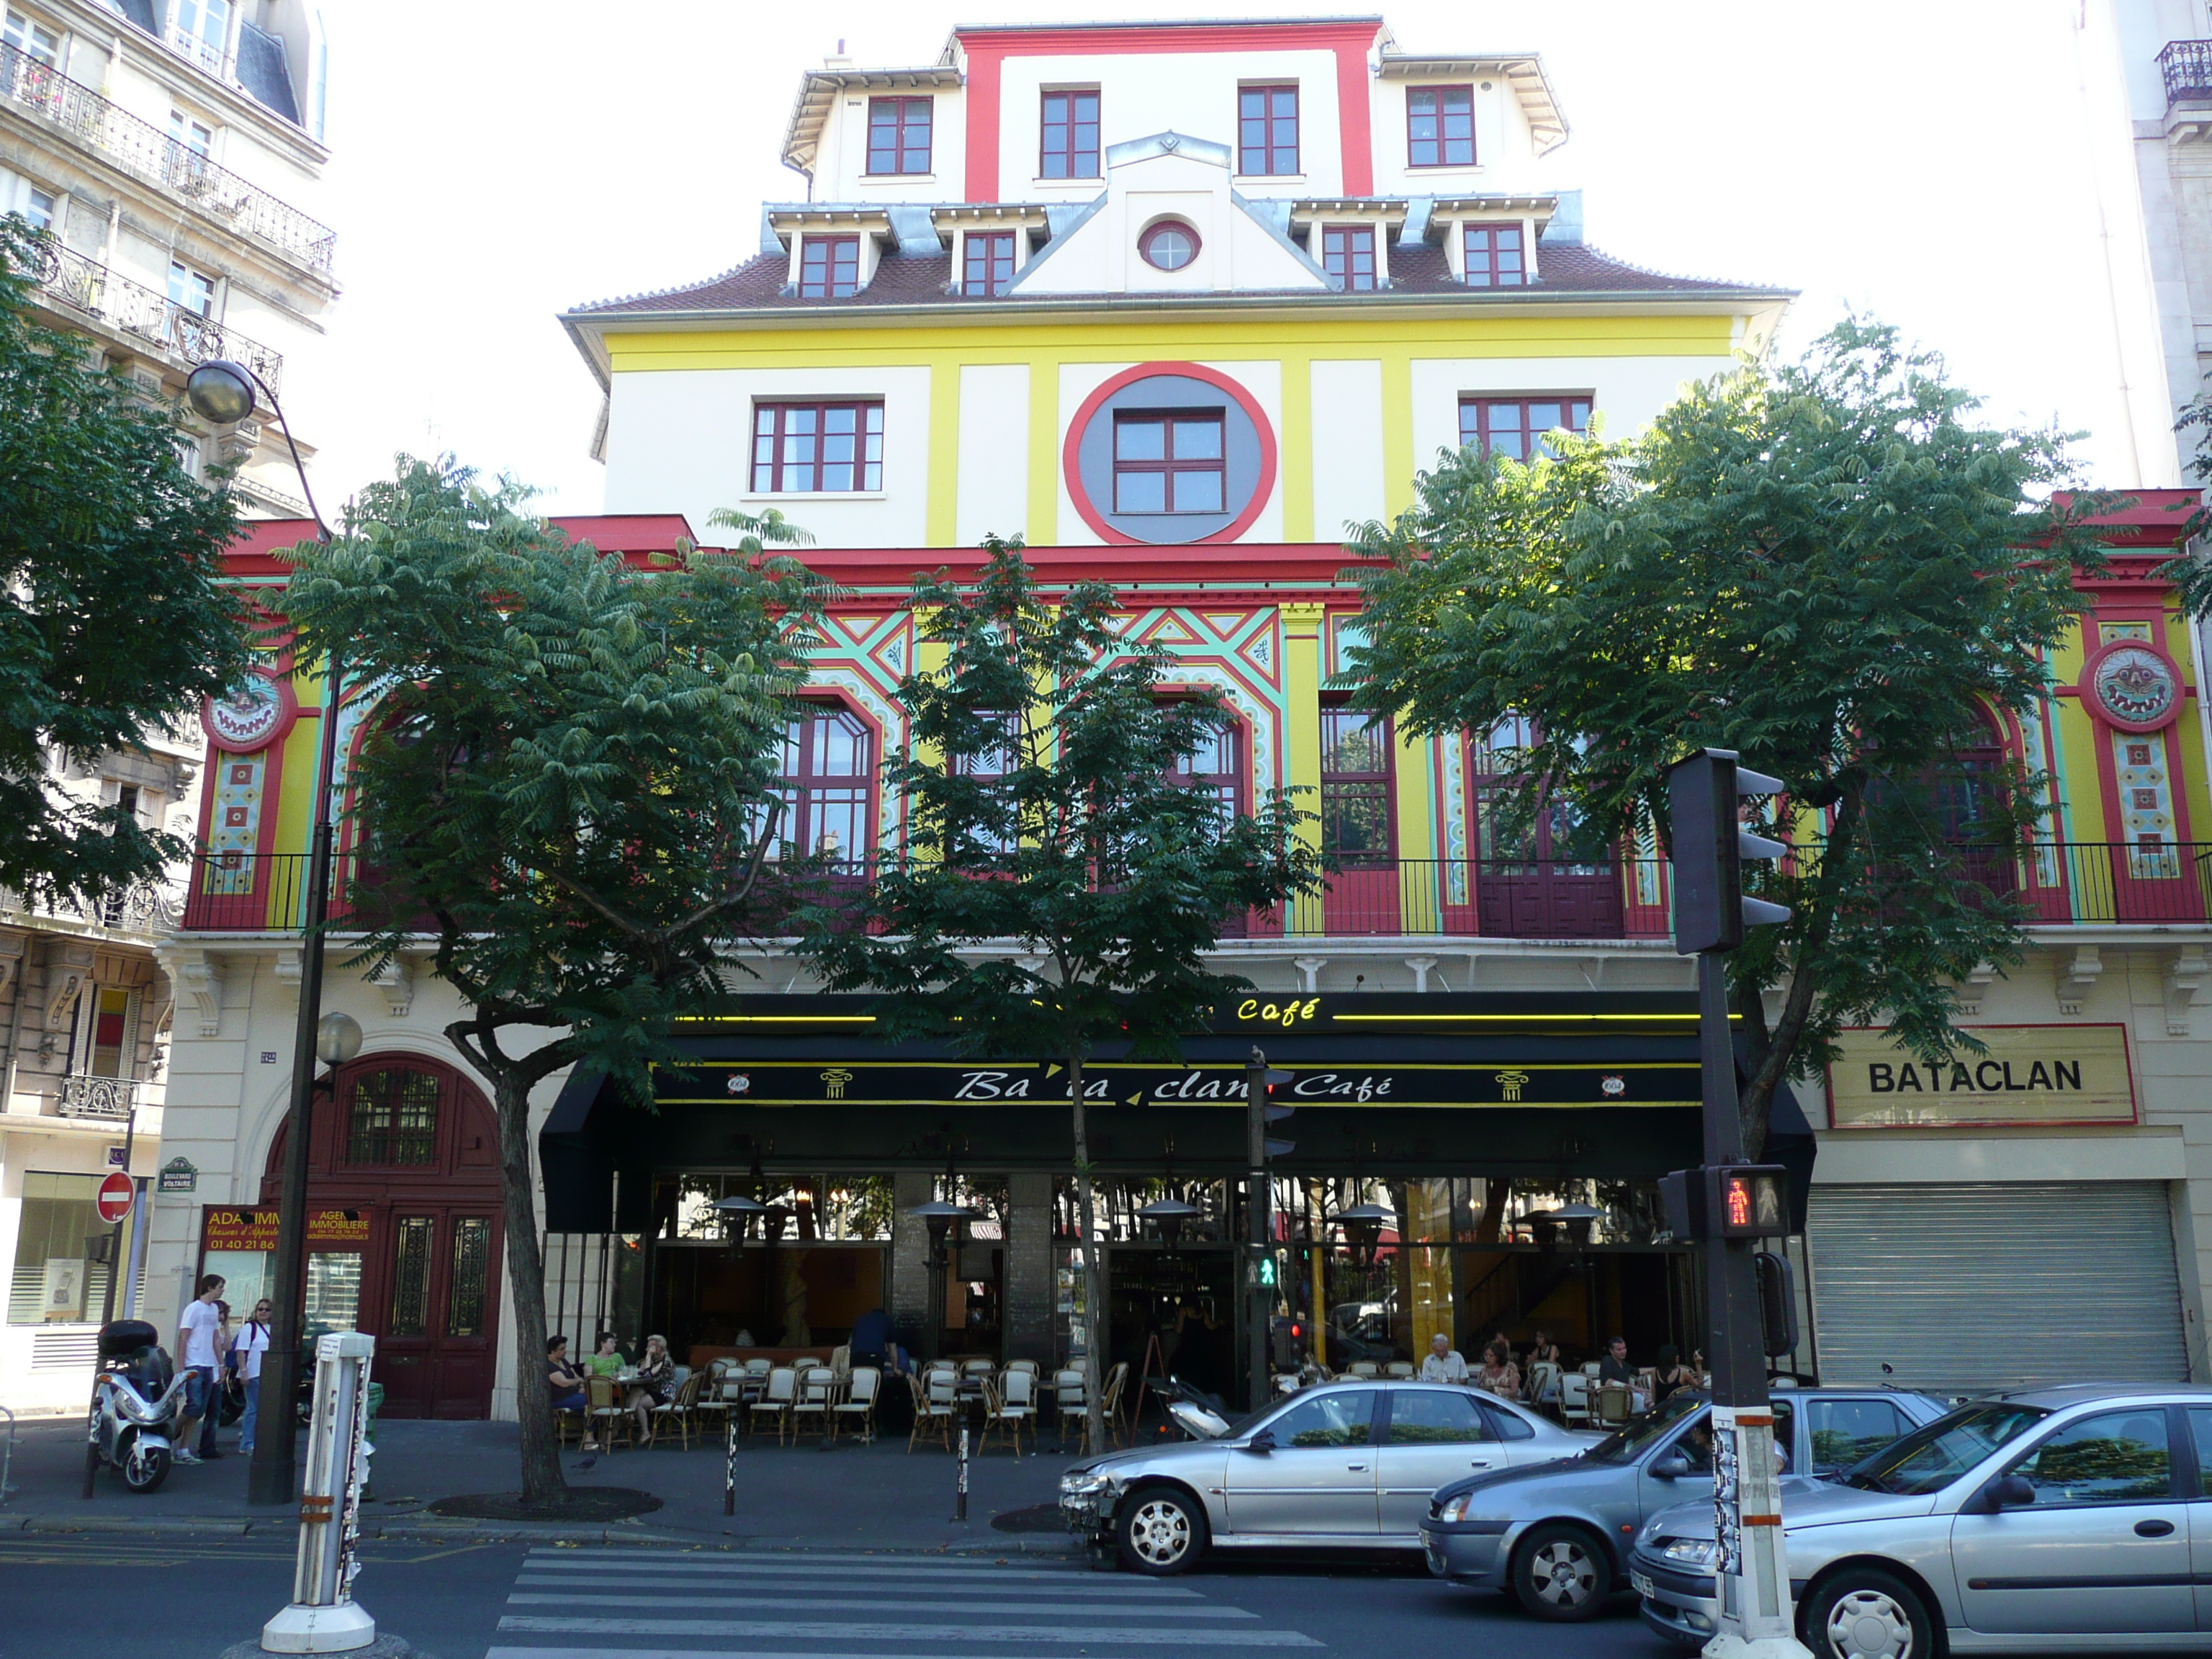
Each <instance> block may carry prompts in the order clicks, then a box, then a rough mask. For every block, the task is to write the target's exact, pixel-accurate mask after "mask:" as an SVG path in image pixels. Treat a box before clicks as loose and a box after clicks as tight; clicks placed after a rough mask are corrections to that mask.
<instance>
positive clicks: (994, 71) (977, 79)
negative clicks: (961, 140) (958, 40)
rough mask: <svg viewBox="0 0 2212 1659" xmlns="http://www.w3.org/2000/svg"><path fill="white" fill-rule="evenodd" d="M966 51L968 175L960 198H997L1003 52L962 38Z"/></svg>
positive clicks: (989, 199)
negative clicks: (964, 40)
mask: <svg viewBox="0 0 2212 1659" xmlns="http://www.w3.org/2000/svg"><path fill="white" fill-rule="evenodd" d="M963 45H964V46H966V48H967V53H968V177H967V183H966V194H965V196H964V197H963V200H966V201H969V202H995V201H997V200H998V199H999V68H1000V64H1004V63H1005V62H1006V53H1005V52H1003V51H1000V50H999V49H997V48H996V47H994V46H982V45H978V44H975V43H972V42H963Z"/></svg>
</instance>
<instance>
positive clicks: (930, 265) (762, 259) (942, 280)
mask: <svg viewBox="0 0 2212 1659" xmlns="http://www.w3.org/2000/svg"><path fill="white" fill-rule="evenodd" d="M1537 268H1538V270H1539V271H1540V272H1541V281H1539V282H1536V283H1530V284H1529V285H1528V287H1527V288H1524V289H1470V288H1468V286H1467V285H1466V284H1465V283H1461V282H1459V281H1457V280H1455V278H1454V277H1453V276H1452V274H1451V270H1450V267H1449V265H1448V264H1446V263H1445V260H1444V252H1443V249H1442V248H1441V247H1437V246H1432V245H1431V244H1430V243H1427V242H1421V241H1416V242H1413V243H1402V242H1401V243H1398V244H1395V245H1394V246H1392V247H1391V249H1390V284H1391V292H1394V293H1398V294H1419V295H1437V296H1443V295H1450V296H1453V297H1455V298H1461V299H1465V300H1467V301H1469V302H1470V303H1477V304H1479V303H1480V302H1481V301H1485V300H1487V299H1492V298H1496V297H1499V296H1501V295H1504V296H1510V295H1547V294H1559V295H1566V294H1589V295H1628V294H1637V295H1643V294H1682V295H1695V294H1756V295H1774V296H1776V297H1777V298H1781V297H1784V296H1786V295H1788V294H1789V292H1790V290H1788V289H1778V288H1773V287H1771V286H1768V285H1766V284H1764V283H1731V282H1719V281H1713V280H1711V279H1708V278H1705V277H1701V276H1668V275H1666V274H1665V273H1664V272H1662V271H1656V270H1645V269H1644V268H1643V267H1642V266H1640V265H1632V264H1628V263H1626V261H1625V260H1620V259H1616V258H1613V257H1612V256H1611V255H1609V254H1606V253H1601V252H1599V251H1598V250H1597V249H1595V248H1594V247H1589V246H1585V245H1582V244H1578V243H1571V242H1568V243H1559V244H1556V245H1551V244H1541V243H1540V244H1539V245H1538V250H1537ZM790 270H791V264H790V261H789V260H788V259H787V258H785V257H784V256H783V255H782V254H780V253H763V254H759V255H757V256H756V257H755V258H750V259H748V260H746V261H745V262H744V264H741V265H738V266H736V267H734V268H733V269H732V270H726V271H724V272H723V273H722V274H721V275H720V276H714V277H710V278H708V280H707V281H706V282H703V283H695V284H693V285H692V286H690V287H688V288H673V289H664V290H663V291H661V292H660V293H658V294H639V295H629V296H628V297H625V298H623V299H619V300H606V301H600V302H599V303H597V304H593V305H585V306H579V307H576V311H575V313H574V314H576V315H580V316H594V317H598V316H618V315H621V314H623V313H632V314H635V313H649V314H663V313H670V312H679V313H680V312H686V311H751V310H781V309H801V308H803V309H806V310H829V311H843V310H861V309H865V308H866V307H870V306H914V305H941V306H947V307H951V306H988V305H1001V304H1008V303H1018V302H1020V301H1023V300H1024V299H1029V298H1031V297H1035V298H1040V299H1049V300H1051V301H1054V302H1058V303H1068V302H1080V301H1085V300H1100V299H1117V298H1121V297H1123V296H1121V295H1082V294H1054V295H1037V296H1030V295H1021V294H1016V295H1011V296H1009V297H1008V298H1007V299H1006V300H985V299H977V298H974V297H971V296H969V295H958V294H949V293H947V292H946V291H945V289H946V286H947V284H948V283H950V281H951V275H952V262H951V258H950V257H949V256H944V255H939V256H938V257H935V258H915V257H902V256H900V255H898V254H896V253H887V254H886V255H885V257H884V259H883V260H882V262H881V263H880V264H878V265H877V267H876V275H875V280H874V281H872V282H871V283H869V284H868V285H867V287H866V288H865V289H861V290H860V293H858V294H856V295H853V296H852V297H851V298H849V299H843V300H802V299H800V298H799V296H798V295H795V294H787V293H785V292H784V282H785V279H786V277H787V276H788V275H789V274H790ZM1274 292H1275V294H1276V295H1277V297H1280V298H1285V299H1296V300H1335V299H1338V298H1339V297H1341V298H1342V299H1343V300H1344V301H1345V302H1346V303H1351V304H1358V303H1361V302H1362V301H1365V300H1367V299H1369V298H1370V297H1387V296H1370V295H1344V296H1337V295H1328V294H1322V293H1316V292H1314V291H1313V290H1311V289H1280V290H1275V291H1274ZM1141 297H1143V298H1144V299H1146V300H1147V301H1157V300H1160V299H1163V298H1169V299H1188V300H1190V301H1194V302H1199V301H1207V300H1218V299H1222V298H1233V299H1252V298H1265V297H1267V291H1266V290H1259V291H1255V290H1250V289H1239V290H1235V291H1233V292H1232V293H1231V294H1229V295H1222V294H1219V293H1216V292H1212V291H1205V292H1199V293H1193V294H1189V295H1160V294H1157V293H1151V292H1147V293H1146V294H1145V295H1142V296H1141Z"/></svg>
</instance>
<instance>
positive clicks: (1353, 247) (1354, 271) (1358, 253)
mask: <svg viewBox="0 0 2212 1659" xmlns="http://www.w3.org/2000/svg"><path fill="white" fill-rule="evenodd" d="M1321 268H1322V270H1325V271H1327V272H1328V280H1329V283H1330V285H1331V286H1332V287H1334V288H1335V289H1337V290H1338V291H1339V292H1340V293H1347V294H1365V293H1369V292H1370V291H1372V290H1373V289H1376V288H1377V287H1379V286H1380V283H1378V281H1377V279H1376V263H1375V227H1374V226H1372V225H1324V226H1323V227H1322V233H1321Z"/></svg>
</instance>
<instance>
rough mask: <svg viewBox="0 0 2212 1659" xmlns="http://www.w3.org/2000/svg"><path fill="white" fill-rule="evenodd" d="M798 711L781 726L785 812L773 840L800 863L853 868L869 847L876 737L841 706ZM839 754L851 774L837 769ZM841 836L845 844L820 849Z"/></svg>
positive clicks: (816, 704) (818, 704) (814, 705)
mask: <svg viewBox="0 0 2212 1659" xmlns="http://www.w3.org/2000/svg"><path fill="white" fill-rule="evenodd" d="M802 708H803V712H801V713H799V714H796V715H794V716H793V718H792V719H791V720H789V721H788V722H787V724H786V725H785V726H784V733H783V789H782V794H783V802H784V809H783V821H782V822H781V823H780V824H778V825H777V826H776V840H777V842H779V843H780V845H781V846H787V847H789V848H793V851H794V853H795V854H797V856H799V857H801V858H815V857H820V858H824V859H829V860H836V861H840V862H843V863H848V864H850V863H854V862H858V861H859V860H863V859H866V857H867V855H868V854H869V852H870V851H871V850H872V847H873V841H872V833H871V832H872V826H873V824H874V822H875V815H874V812H873V810H872V808H873V788H872V785H873V782H874V778H875V755H876V734H875V732H874V731H873V730H872V728H871V727H870V726H869V725H868V723H867V722H866V720H862V719H861V718H860V716H859V715H858V714H854V712H853V711H852V710H851V709H849V708H846V707H845V705H844V704H843V703H842V702H831V701H829V700H828V699H818V700H814V699H810V700H809V701H808V702H805V704H804V705H802ZM840 753H842V754H845V755H848V756H849V757H850V758H851V769H850V770H843V771H841V770H838V769H836V757H837V756H838V755H839V754H840ZM841 831H842V832H843V833H844V834H845V835H846V836H849V839H848V840H846V841H843V842H841V843H840V844H839V845H837V846H836V847H828V848H825V847H824V846H823V837H824V836H832V835H837V834H839V833H840V832H841Z"/></svg>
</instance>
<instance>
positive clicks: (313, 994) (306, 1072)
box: [185, 357, 361, 1506]
mask: <svg viewBox="0 0 2212 1659" xmlns="http://www.w3.org/2000/svg"><path fill="white" fill-rule="evenodd" d="M257 389H258V391H259V392H260V393H261V395H262V396H264V397H265V398H268V400H269V407H270V409H272V410H275V411H276V425H277V428H278V430H280V431H282V432H283V435H284V446H285V447H286V448H287V449H289V450H290V451H291V453H292V470H293V471H295V472H296V473H297V474H299V477H300V489H301V491H302V492H303V493H304V494H305V495H306V496H307V512H308V513H309V515H310V516H312V517H313V520H314V521H315V534H316V536H317V538H319V540H322V541H325V542H327V541H329V540H330V538H331V528H330V526H328V525H326V524H325V523H324V522H323V515H322V513H320V512H319V511H318V510H317V508H316V507H315V492H314V489H313V486H311V485H310V484H309V483H307V468H306V467H305V466H304V465H301V461H300V446H299V445H298V444H297V443H295V442H294V441H293V438H292V428H291V424H290V422H288V421H286V420H285V418H284V407H283V404H280V403H278V402H277V401H276V392H273V391H271V390H270V386H269V383H268V382H267V381H266V380H263V379H262V378H261V377H260V375H258V374H255V373H254V372H253V370H252V369H251V368H247V367H246V365H245V364H243V363H236V362H231V361H230V360H229V359H228V358H226V357H210V358H209V359H208V360H207V362H204V363H202V364H200V365H199V366H198V367H197V368H195V369H193V370H192V372H191V376H190V377H189V378H188V379H187V380H185V398H187V399H188V400H190V402H191V406H192V408H193V410H195V411H196V412H197V414H198V415H199V416H200V418H201V419H203V420H204V421H208V422H212V423H213V424H215V425H216V426H234V425H236V424H237V423H238V422H240V421H242V420H244V419H246V416H249V415H251V414H252V413H253V405H254V393H255V392H256V390H257ZM325 682H326V684H325V695H324V701H325V711H324V719H323V723H322V730H321V731H320V732H319V734H318V744H317V747H318V749H319V756H318V764H317V770H316V778H315V838H314V844H313V850H312V851H311V852H310V853H309V854H308V861H307V906H306V910H305V913H304V914H303V915H301V919H300V1018H299V1023H298V1025H297V1026H296V1028H295V1032H294V1036H293V1042H292V1107H291V1111H290V1114H289V1116H288V1117H287V1118H286V1120H285V1128H284V1133H285V1134H286V1135H287V1136H288V1137H289V1139H288V1140H287V1141H286V1143H285V1147H284V1183H283V1188H282V1190H281V1191H280V1193H279V1194H278V1195H277V1200H276V1287H275V1293H274V1295H273V1296H272V1297H271V1298H270V1300H271V1304H272V1307H273V1309H274V1312H275V1317H274V1318H272V1319H271V1320H270V1326H269V1350H268V1352H266V1353H265V1354H264V1355H263V1356H262V1368H263V1374H264V1376H275V1377H276V1379H277V1382H276V1386H277V1388H278V1389H280V1390H282V1392H281V1393H280V1394H279V1395H278V1396H277V1399H276V1407H275V1408H274V1410H272V1412H271V1413H270V1418H269V1421H268V1422H266V1423H264V1425H262V1427H261V1431H260V1432H259V1433H258V1434H257V1435H255V1437H254V1443H253V1464H252V1468H251V1469H249V1470H248V1471H247V1474H246V1502H247V1503H249V1504H267V1505H271V1506H276V1505H283V1504H290V1503H291V1502H292V1501H293V1498H294V1496H295V1489H296V1487H297V1485H298V1465H299V1425H298V1422H297V1413H295V1412H294V1411H293V1409H292V1401H291V1389H292V1387H293V1383H294V1379H295V1378H296V1377H297V1376H298V1375H299V1370H300V1343H301V1329H302V1327H303V1325H304V1324H305V1311H306V1310H305V1309H304V1307H303V1305H302V1303H303V1300H304V1296H305V1292H306V1289H307V1169H308V1157H307V1154H308V1141H309V1139H310V1138H311V1132H312V1130H313V1123H314V1109H315V1089H316V1081H315V1061H316V1060H317V1059H318V1058H320V1059H321V1060H323V1061H324V1063H325V1064H326V1065H328V1066H330V1067H331V1085H332V1088H333V1090H335V1088H336V1085H337V1067H339V1066H343V1065H344V1064H345V1063H346V1061H348V1060H351V1059H352V1058H353V1057H354V1055H356V1054H359V1053H360V1052H361V1027H360V1026H359V1025H358V1024H356V1023H355V1022H354V1021H353V1020H352V1019H351V1018H349V1017H348V1016H346V1015H343V1014H333V1015H331V1017H330V1018H329V1019H327V1020H325V1018H323V1017H322V1004H323V927H324V924H325V921H327V920H328V919H329V915H330V902H331V848H332V846H333V844H334V843H335V842H336V839H337V832H336V830H335V829H334V828H333V826H332V824H331V778H332V775H334V773H335V772H336V770H337V726H338V710H339V708H340V706H341V704H342V703H343V701H344V682H343V678H342V675H341V671H340V668H339V663H338V657H337V652H335V651H333V652H331V659H330V664H329V666H328V668H327V670H326V671H325ZM339 1021H343V1025H340V1024H337V1022H339ZM348 1032H350V1035H348Z"/></svg>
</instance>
